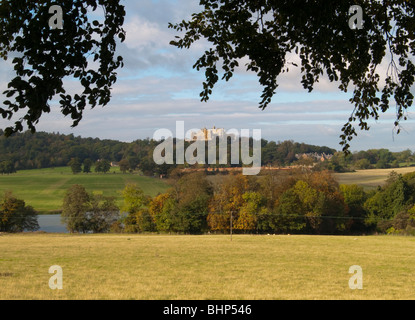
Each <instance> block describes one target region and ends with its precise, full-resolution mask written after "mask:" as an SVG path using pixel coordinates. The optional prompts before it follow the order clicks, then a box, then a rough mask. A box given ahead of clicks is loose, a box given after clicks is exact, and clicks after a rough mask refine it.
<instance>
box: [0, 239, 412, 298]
mask: <svg viewBox="0 0 415 320" xmlns="http://www.w3.org/2000/svg"><path fill="white" fill-rule="evenodd" d="M414 251H415V238H412V237H398V236H367V237H343V236H293V235H291V236H289V235H275V236H273V235H269V236H248V235H245V236H243V235H236V236H234V237H233V241H232V242H231V241H230V238H229V236H223V235H222V236H214V235H205V236H168V235H58V234H56V235H52V234H17V235H0V252H1V256H0V299H273V300H274V299H414V298H415V278H414V277H413V275H414V273H415V256H414V255H413V254H412V253H413V252H414ZM52 265H59V266H61V267H62V269H63V289H62V290H51V289H50V288H49V286H48V281H49V278H50V277H51V276H52V275H51V274H49V273H48V270H49V267H50V266H52ZM352 265H359V266H361V267H362V269H363V289H362V290H351V289H350V288H349V285H348V283H349V279H350V277H351V276H352V275H351V274H349V273H348V270H349V267H350V266H352Z"/></svg>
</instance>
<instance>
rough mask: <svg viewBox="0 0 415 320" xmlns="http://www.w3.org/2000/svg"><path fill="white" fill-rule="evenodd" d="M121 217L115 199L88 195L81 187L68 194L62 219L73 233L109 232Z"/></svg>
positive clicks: (72, 188)
mask: <svg viewBox="0 0 415 320" xmlns="http://www.w3.org/2000/svg"><path fill="white" fill-rule="evenodd" d="M119 217H120V214H119V208H118V206H117V205H116V204H115V198H114V197H105V196H102V195H94V194H92V193H88V192H87V191H86V190H85V188H84V187H83V186H81V185H73V186H72V187H71V188H70V189H69V190H68V191H67V192H66V195H65V198H64V200H63V210H62V214H61V219H62V222H63V223H65V225H66V228H67V229H68V231H69V232H71V233H73V232H81V233H87V232H93V233H103V232H108V231H109V230H110V228H111V226H112V225H113V224H114V223H115V222H117V221H118V220H119Z"/></svg>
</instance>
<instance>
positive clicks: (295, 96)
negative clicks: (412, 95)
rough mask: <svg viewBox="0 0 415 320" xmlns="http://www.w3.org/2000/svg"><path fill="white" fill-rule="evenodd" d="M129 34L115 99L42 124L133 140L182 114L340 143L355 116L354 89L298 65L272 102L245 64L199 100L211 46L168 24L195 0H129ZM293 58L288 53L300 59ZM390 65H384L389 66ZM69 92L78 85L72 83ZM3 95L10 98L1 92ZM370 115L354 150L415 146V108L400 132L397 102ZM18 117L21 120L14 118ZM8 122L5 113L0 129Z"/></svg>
mask: <svg viewBox="0 0 415 320" xmlns="http://www.w3.org/2000/svg"><path fill="white" fill-rule="evenodd" d="M123 4H124V5H125V7H126V12H127V15H126V22H125V25H124V29H125V30H126V32H127V38H126V41H125V42H124V43H122V44H121V45H120V46H119V48H118V52H117V55H121V56H123V57H124V63H125V66H124V68H123V69H120V70H119V72H118V81H117V83H116V84H115V85H114V87H113V90H112V100H111V102H110V103H109V104H108V105H107V106H105V107H104V108H102V107H99V106H98V107H96V108H94V109H92V110H89V109H88V110H87V111H85V113H84V117H83V119H82V121H81V122H80V124H79V125H78V126H77V127H76V128H71V124H72V122H71V119H70V118H65V117H64V116H63V115H62V114H61V113H60V109H59V105H58V104H57V103H56V102H53V103H52V111H51V113H50V114H45V115H43V116H42V118H41V120H40V122H39V124H38V125H37V130H38V131H46V132H60V133H65V134H70V133H73V134H74V135H76V136H82V137H94V138H95V137H98V138H101V139H114V140H120V141H126V142H131V141H134V140H137V139H145V138H152V137H153V134H154V133H155V132H156V130H158V129H162V128H166V129H169V130H171V131H172V132H175V128H176V121H184V124H185V130H186V131H187V130H191V129H197V128H199V129H201V128H204V127H206V128H212V127H214V126H215V127H217V128H224V129H226V130H229V129H236V130H238V131H241V130H242V129H250V130H253V129H261V132H262V138H263V139H266V140H269V141H276V142H278V141H284V140H293V141H295V142H303V143H307V144H312V145H319V146H328V147H331V148H334V149H336V150H341V148H342V147H341V146H340V145H339V142H340V137H339V136H340V134H341V133H342V132H341V128H342V127H343V125H344V124H345V123H346V122H347V119H348V118H349V116H350V115H351V112H352V110H353V106H352V105H351V104H350V102H349V99H350V97H351V93H346V94H345V93H342V92H340V91H339V89H338V87H337V85H336V83H330V82H329V81H328V79H326V78H322V79H321V80H320V82H319V83H318V84H317V85H316V86H315V88H314V91H313V92H312V93H308V91H306V90H304V89H303V87H302V85H301V82H300V81H301V75H300V71H299V68H297V69H296V68H295V67H290V72H289V73H288V74H284V75H282V76H281V77H280V78H279V80H278V81H279V84H280V86H279V88H278V89H277V93H276V95H275V96H274V98H273V100H272V103H271V104H270V105H269V106H268V107H267V108H266V109H265V110H261V109H259V108H258V104H259V101H260V100H261V99H260V96H261V93H262V89H261V87H260V85H259V84H258V80H257V77H256V75H255V74H253V73H247V72H246V71H245V69H244V68H243V66H244V64H243V63H241V66H242V67H241V68H239V69H237V70H236V73H235V75H234V77H233V78H232V79H231V80H230V81H229V82H225V81H220V82H218V83H217V85H216V87H215V89H214V91H213V95H212V96H211V98H210V100H209V101H208V102H201V101H200V97H199V93H200V92H201V91H202V82H203V80H204V73H203V71H200V72H198V71H196V70H194V69H193V68H192V66H193V64H194V63H195V61H196V60H197V58H199V57H200V56H201V55H202V54H203V52H204V50H205V49H206V48H207V43H206V42H204V41H201V42H200V43H196V44H195V45H194V46H192V47H191V48H190V49H189V50H186V49H183V50H180V49H178V48H176V47H174V46H171V45H170V44H169V42H170V41H171V40H173V39H174V37H175V36H176V35H177V33H176V31H174V30H172V29H169V28H168V23H169V22H172V23H177V22H180V21H181V20H183V19H185V20H186V19H189V18H190V17H191V14H192V13H194V12H198V11H200V10H199V6H198V1H195V0H140V1H133V0H124V1H123ZM295 59H296V57H295V56H293V57H290V61H295ZM385 72H386V69H385ZM12 77H13V73H12V68H11V63H10V61H0V92H3V91H4V90H5V89H6V88H7V83H8V81H9V80H10V79H12ZM68 85H69V88H70V90H68V91H69V92H70V91H71V90H73V91H75V90H76V84H75V83H69V84H68ZM1 98H3V100H4V98H5V96H4V95H3V96H2V97H1ZM390 109H391V111H390V112H388V113H386V114H382V115H381V118H380V119H379V120H378V121H374V120H371V121H369V125H370V127H371V129H370V131H360V129H358V130H357V133H358V137H355V138H354V140H353V141H352V142H351V151H358V150H368V149H379V148H387V149H389V150H391V151H401V150H406V149H410V150H412V151H415V121H414V119H415V114H414V112H413V111H412V112H409V113H408V116H409V120H407V121H405V122H402V132H401V133H400V134H396V130H394V125H393V123H394V119H395V115H394V107H393V106H391V108H390ZM15 120H17V119H15ZM10 124H11V123H9V122H7V121H6V120H3V119H1V120H0V128H3V129H4V128H5V127H6V126H8V125H10Z"/></svg>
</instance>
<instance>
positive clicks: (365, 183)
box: [334, 167, 415, 190]
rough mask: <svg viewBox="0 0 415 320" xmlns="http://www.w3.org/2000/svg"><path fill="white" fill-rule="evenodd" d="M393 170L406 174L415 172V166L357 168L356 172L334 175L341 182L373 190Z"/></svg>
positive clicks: (382, 182)
mask: <svg viewBox="0 0 415 320" xmlns="http://www.w3.org/2000/svg"><path fill="white" fill-rule="evenodd" d="M392 171H395V172H396V173H398V174H402V175H404V174H406V173H410V172H414V171H415V167H404V168H393V169H367V170H356V171H355V172H345V173H335V174H334V176H335V177H336V178H337V181H338V182H339V183H340V184H357V185H360V186H362V187H363V188H364V189H365V190H372V189H375V188H377V187H378V186H382V185H383V184H384V183H385V181H386V179H387V178H388V175H389V174H390V173H391V172H392Z"/></svg>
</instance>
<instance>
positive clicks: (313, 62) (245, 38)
mask: <svg viewBox="0 0 415 320" xmlns="http://www.w3.org/2000/svg"><path fill="white" fill-rule="evenodd" d="M361 3H362V4H361V6H362V8H363V12H364V25H363V28H362V29H351V28H350V27H349V23H348V22H349V19H350V18H351V16H350V15H349V8H350V6H351V2H350V1H346V0H338V1H301V0H290V1H287V0H282V1H256V0H243V1H242V0H201V1H200V4H201V5H202V6H203V11H201V12H198V13H194V14H193V15H192V18H191V19H190V20H189V21H185V20H183V21H182V22H180V23H177V24H169V27H170V28H173V29H175V30H177V31H178V32H185V34H184V35H182V36H181V37H180V36H176V40H174V41H172V42H171V44H172V45H174V46H176V47H178V48H189V47H190V46H192V45H193V44H194V43H195V42H197V41H199V40H201V39H205V40H207V41H208V42H209V44H210V48H209V49H207V50H206V51H205V52H204V54H203V55H202V56H201V57H200V58H199V59H198V60H197V61H196V63H195V64H194V68H195V69H197V70H200V69H204V70H205V76H206V81H205V82H204V83H203V91H202V92H201V94H200V96H201V98H202V101H207V100H208V99H209V96H210V95H211V94H212V89H213V88H214V86H215V84H216V83H217V82H218V80H219V71H218V69H219V68H222V70H223V76H222V79H224V80H226V81H228V80H229V79H230V78H232V76H233V74H234V72H235V69H236V68H237V67H238V66H239V63H240V62H241V59H242V58H248V63H247V64H246V70H247V71H252V72H254V73H256V74H257V76H258V78H259V83H260V84H261V85H262V87H263V92H262V96H261V100H260V103H259V107H260V108H261V109H265V108H266V107H267V106H268V105H269V104H270V103H271V98H272V97H273V96H274V94H275V93H276V90H277V87H278V81H277V79H278V77H279V76H280V75H281V74H282V73H284V72H288V71H289V68H290V67H291V68H292V67H299V68H301V74H302V80H301V84H302V86H303V87H304V89H306V90H308V91H312V90H313V88H314V86H315V84H316V82H318V81H319V79H320V77H321V76H322V75H324V74H326V75H327V76H328V78H329V80H330V81H331V82H336V83H338V88H339V89H340V90H341V91H343V92H347V91H348V90H350V89H352V90H353V94H352V97H351V98H350V102H351V104H352V105H353V111H352V113H351V116H350V117H349V119H348V120H347V123H346V124H345V125H344V126H343V129H342V131H343V133H342V134H341V136H340V138H341V142H340V144H341V145H342V146H343V150H344V151H346V152H348V149H349V147H350V141H351V140H352V139H353V136H356V135H357V133H356V130H355V127H354V123H355V122H356V121H357V122H358V125H359V127H360V128H361V129H362V130H369V125H368V120H369V119H376V120H377V119H378V118H379V114H380V113H381V112H385V111H387V110H388V109H389V108H390V105H391V103H392V101H391V100H392V99H393V100H394V101H395V103H396V121H395V126H396V127H397V128H398V132H399V122H400V121H401V120H402V119H406V110H407V109H408V108H409V107H410V106H411V105H412V103H413V98H414V97H413V94H412V93H411V87H412V85H413V83H414V76H415V65H414V62H413V57H414V55H415V41H414V40H415V18H414V17H415V5H414V4H413V2H412V1H404V0H393V1H387V2H385V1H362V2H361ZM294 53H295V54H296V55H297V56H298V57H299V59H300V61H301V66H298V65H297V64H296V63H294V62H292V61H291V59H290V57H292V54H294ZM385 59H387V60H388V62H389V67H388V69H387V72H386V74H381V72H380V69H381V68H380V65H381V63H382V62H383V61H384V60H385Z"/></svg>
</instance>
